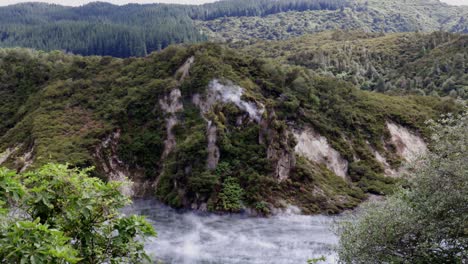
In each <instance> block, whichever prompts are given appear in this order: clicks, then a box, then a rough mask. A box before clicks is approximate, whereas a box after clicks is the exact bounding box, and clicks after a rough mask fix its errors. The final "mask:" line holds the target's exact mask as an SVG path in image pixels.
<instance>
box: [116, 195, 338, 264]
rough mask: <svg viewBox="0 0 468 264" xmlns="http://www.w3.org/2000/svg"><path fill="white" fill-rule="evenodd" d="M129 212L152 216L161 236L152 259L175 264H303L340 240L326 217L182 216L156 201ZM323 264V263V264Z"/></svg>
mask: <svg viewBox="0 0 468 264" xmlns="http://www.w3.org/2000/svg"><path fill="white" fill-rule="evenodd" d="M125 213H134V214H141V215H145V216H147V218H148V220H149V221H150V222H151V223H152V224H153V225H154V226H155V228H156V231H157V232H158V237H157V238H154V239H150V240H149V241H147V243H146V250H147V252H148V253H149V254H150V255H153V256H155V257H156V259H158V260H160V261H162V262H163V263H173V264H230V263H239V264H240V263H242V264H247V263H249V264H250V263H252V264H263V263H265V264H276V263H278V264H288V263H291V264H300V263H304V264H306V263H307V259H309V258H313V257H320V256H326V258H327V260H326V263H335V255H334V253H333V251H332V247H333V246H334V245H336V243H337V242H338V238H337V237H336V236H335V235H334V234H333V233H332V232H331V231H330V229H329V227H330V224H331V223H332V221H333V218H332V217H327V216H302V215H295V214H292V213H284V214H280V215H276V216H272V217H269V218H255V217H249V216H246V215H215V214H202V213H196V212H192V211H177V210H174V209H171V208H169V207H167V206H164V205H162V204H161V203H159V202H157V201H154V200H151V201H149V200H144V201H143V200H136V201H134V204H133V205H132V206H130V207H128V208H126V210H125ZM320 263H323V262H320Z"/></svg>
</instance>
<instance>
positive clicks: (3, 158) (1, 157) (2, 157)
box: [0, 148, 16, 165]
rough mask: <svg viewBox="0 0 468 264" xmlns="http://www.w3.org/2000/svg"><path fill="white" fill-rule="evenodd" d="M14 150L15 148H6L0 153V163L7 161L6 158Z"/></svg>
mask: <svg viewBox="0 0 468 264" xmlns="http://www.w3.org/2000/svg"><path fill="white" fill-rule="evenodd" d="M15 151H16V149H15V148H7V149H6V150H5V151H4V152H2V153H0V165H2V163H4V162H5V161H7V159H8V158H9V157H10V156H11V154H13V153H14V152H15Z"/></svg>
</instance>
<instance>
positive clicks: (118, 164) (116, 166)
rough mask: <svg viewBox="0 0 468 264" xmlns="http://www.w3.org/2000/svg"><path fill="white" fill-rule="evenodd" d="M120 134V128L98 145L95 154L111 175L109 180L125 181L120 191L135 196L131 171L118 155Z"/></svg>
mask: <svg viewBox="0 0 468 264" xmlns="http://www.w3.org/2000/svg"><path fill="white" fill-rule="evenodd" d="M120 135H121V132H120V130H117V131H115V132H113V133H112V134H110V135H108V136H107V137H106V138H105V139H104V140H103V141H102V142H101V144H99V145H98V146H97V147H96V150H95V153H94V156H95V157H96V158H97V159H98V160H99V161H100V163H101V166H102V168H103V169H104V172H105V173H106V175H107V176H108V177H109V181H115V182H122V183H124V184H123V185H122V186H121V188H120V192H121V193H122V194H124V195H127V196H133V194H134V191H133V182H132V181H131V180H130V179H129V178H128V176H130V171H129V170H128V168H127V166H126V165H125V163H124V162H123V161H121V160H120V159H119V157H118V156H117V147H118V142H119V139H120ZM104 150H109V151H104Z"/></svg>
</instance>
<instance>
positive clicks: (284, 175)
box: [259, 109, 296, 182]
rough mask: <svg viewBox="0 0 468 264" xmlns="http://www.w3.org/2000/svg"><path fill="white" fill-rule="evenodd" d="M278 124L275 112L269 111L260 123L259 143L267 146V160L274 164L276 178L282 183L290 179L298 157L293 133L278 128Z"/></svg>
mask: <svg viewBox="0 0 468 264" xmlns="http://www.w3.org/2000/svg"><path fill="white" fill-rule="evenodd" d="M277 123H278V120H277V116H276V113H275V111H274V110H273V109H269V110H268V112H267V114H266V115H264V118H263V119H262V120H261V122H260V134H259V143H260V144H265V145H266V146H267V158H268V159H269V160H270V161H271V162H272V163H273V167H274V176H275V178H276V179H278V180H279V181H280V182H281V181H283V180H286V179H288V178H289V177H290V174H291V170H292V169H293V168H294V166H295V165H296V157H295V154H294V150H293V148H292V146H291V145H293V143H294V142H292V140H291V139H292V134H291V132H290V131H289V130H288V129H286V127H285V126H284V127H282V128H280V129H278V128H276V125H277Z"/></svg>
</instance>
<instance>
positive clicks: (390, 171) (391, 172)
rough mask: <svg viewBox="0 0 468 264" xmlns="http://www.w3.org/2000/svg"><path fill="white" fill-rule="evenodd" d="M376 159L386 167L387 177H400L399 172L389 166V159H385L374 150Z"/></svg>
mask: <svg viewBox="0 0 468 264" xmlns="http://www.w3.org/2000/svg"><path fill="white" fill-rule="evenodd" d="M373 152H374V156H375V159H376V160H377V161H378V162H379V163H380V164H382V165H383V166H384V173H385V175H386V176H391V177H395V176H398V174H399V172H398V171H396V170H394V169H393V168H392V167H391V166H390V164H388V162H387V159H386V158H384V157H383V156H382V155H381V154H380V153H379V152H378V151H376V150H373Z"/></svg>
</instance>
